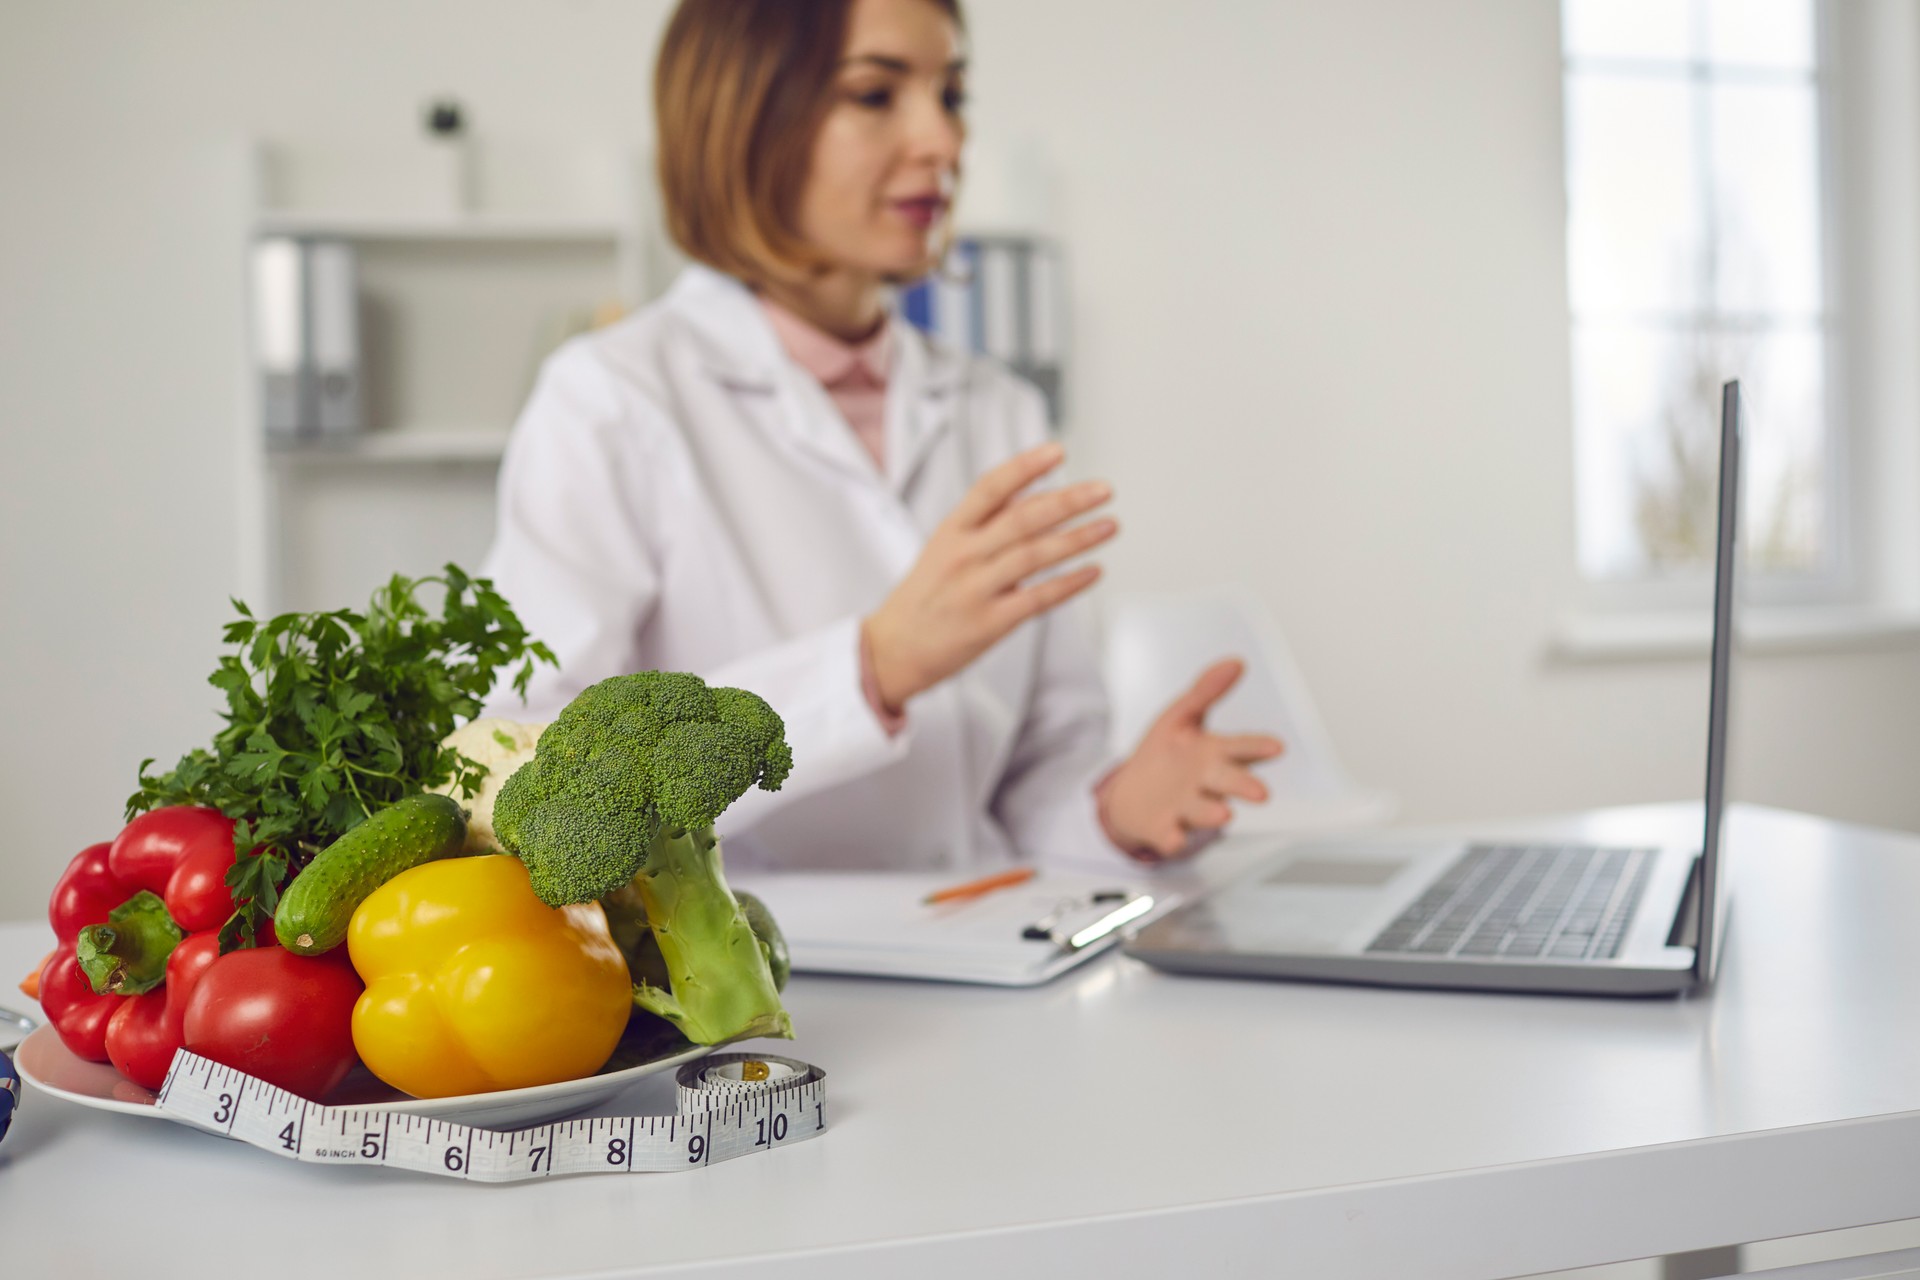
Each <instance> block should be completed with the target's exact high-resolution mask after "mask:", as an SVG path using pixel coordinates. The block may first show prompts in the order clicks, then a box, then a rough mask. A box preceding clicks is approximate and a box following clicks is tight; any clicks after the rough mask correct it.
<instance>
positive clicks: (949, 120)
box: [907, 94, 966, 170]
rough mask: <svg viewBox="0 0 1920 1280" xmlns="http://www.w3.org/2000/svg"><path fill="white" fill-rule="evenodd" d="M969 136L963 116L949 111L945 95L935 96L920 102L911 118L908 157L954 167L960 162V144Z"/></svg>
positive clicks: (927, 162)
mask: <svg viewBox="0 0 1920 1280" xmlns="http://www.w3.org/2000/svg"><path fill="white" fill-rule="evenodd" d="M965 137H966V131H965V129H964V128H963V127H962V126H961V124H960V120H959V118H958V117H957V116H955V115H954V114H953V112H951V111H949V110H947V107H946V103H945V102H944V101H943V99H942V97H941V95H938V94H935V95H932V96H931V97H930V98H929V99H927V100H923V101H922V102H921V103H920V104H919V105H918V108H917V109H916V110H915V111H914V112H913V114H912V117H911V119H910V120H909V121H908V126H907V148H908V158H909V159H911V160H914V161H916V162H919V163H924V164H928V165H930V166H934V167H937V168H940V169H942V170H951V169H953V168H955V167H956V166H957V165H958V164H959V163H960V144H961V143H962V142H963V141H964V140H965Z"/></svg>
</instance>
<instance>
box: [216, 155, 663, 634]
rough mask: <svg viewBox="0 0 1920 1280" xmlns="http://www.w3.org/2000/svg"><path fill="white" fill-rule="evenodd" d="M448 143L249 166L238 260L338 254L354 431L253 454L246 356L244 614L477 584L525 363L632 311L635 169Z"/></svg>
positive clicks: (644, 266) (637, 220)
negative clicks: (290, 253)
mask: <svg viewBox="0 0 1920 1280" xmlns="http://www.w3.org/2000/svg"><path fill="white" fill-rule="evenodd" d="M467 145H468V146H469V148H470V150H468V151H466V152H460V151H457V150H454V149H452V148H450V147H449V146H448V145H447V144H442V143H434V142H429V141H426V140H424V139H423V140H421V141H419V142H414V143H405V142H403V143H400V144H392V143H385V144H373V145H361V146H346V145H324V144H323V145H303V144H291V143H261V144H258V145H256V146H255V148H254V150H253V156H252V161H253V173H252V177H253V189H254V199H253V209H252V216H251V218H250V219H249V244H251V243H252V242H255V241H258V240H260V239H263V238H269V237H282V236H284V237H290V238H293V239H297V240H307V241H320V240H328V241H339V242H342V243H345V244H347V245H349V246H351V247H352V249H353V251H354V258H355V263H356V270H357V293H358V299H357V313H358V320H359V326H358V327H359V346H360V361H361V366H360V372H361V378H362V397H361V403H362V406H363V424H364V429H363V430H362V431H361V432H359V433H357V434H355V435H352V436H349V437H345V438H341V439H329V440H327V441H324V442H321V441H308V440H298V441H288V440H282V439H279V438H275V439H271V440H270V439H269V438H268V436H267V434H266V432H265V430H264V422H263V416H262V403H261V394H260V388H259V379H258V378H257V377H256V376H255V364H254V360H253V359H252V355H251V353H249V356H248V359H247V360H246V362H245V367H246V370H247V374H246V376H247V392H246V396H245V399H244V404H245V406H246V408H245V411H244V412H243V414H242V422H241V428H240V433H239V436H240V440H239V448H240V468H241V477H242V480H243V483H242V484H241V486H240V492H241V511H240V517H241V518H240V537H241V546H240V548H239V551H240V556H241V563H240V568H241V582H242V589H243V592H244V594H245V598H246V599H248V601H249V603H251V604H252V605H253V606H254V608H255V611H256V612H259V611H261V610H263V609H264V610H273V611H278V610H283V609H318V608H338V607H342V606H349V607H353V608H359V607H361V606H363V605H364V604H365V602H366V597H367V595H368V593H369V592H370V591H372V590H373V588H374V587H375V586H377V585H378V584H379V583H381V582H383V581H384V580H385V579H386V578H387V577H388V576H389V575H391V574H393V573H395V572H401V573H406V574H409V575H411V576H420V575H425V574H430V573H433V572H435V571H437V570H438V569H439V567H440V566H441V565H442V564H444V563H445V562H446V561H448V560H452V561H454V562H456V563H458V564H460V565H461V566H462V567H464V568H467V569H468V570H474V569H477V568H478V566H479V562H480V559H481V557H482V555H483V554H484V553H485V551H486V548H487V545H488V543H489V542H490V541H491V538H492V531H493V503H494V486H495V480H496V473H497V469H498V464H499V460H500V456H501V452H502V450H503V449H504V447H505V444H506V438H507V434H508V431H509V429H510V428H511V426H512V424H513V420H514V417H515V416H516V414H517V413H518V412H519V409H520V406H521V404H522V403H523V401H524V400H525V398H526V395H527V392H528V390H529V389H530V387H531V382H532V378H533V374H534V371H535V369H536V368H537V366H538V363H539V361H540V359H541V358H542V357H544V355H545V354H546V353H547V352H549V351H551V350H552V349H553V347H555V346H557V345H558V344H559V343H560V342H561V341H562V340H564V338H565V337H567V336H568V335H569V334H570V333H573V332H577V331H579V330H580V329H582V328H585V327H588V326H589V325H590V324H591V323H594V322H604V320H606V319H607V318H609V317H611V316H615V315H618V314H619V313H621V312H622V311H624V310H628V309H631V308H632V307H634V306H637V305H638V304H639V303H641V302H643V301H645V300H646V299H647V298H648V297H649V296H650V295H649V281H650V277H651V276H653V275H654V274H655V273H654V272H652V271H650V270H649V265H650V264H649V261H648V258H649V254H650V253H655V252H658V251H659V250H658V249H657V248H656V247H654V246H655V245H656V244H657V241H656V240H655V239H654V238H652V237H651V236H650V235H649V227H648V219H647V218H646V216H645V214H644V211H645V210H646V209H648V208H650V205H649V204H648V202H647V201H645V200H644V199H643V192H644V191H645V190H646V184H645V182H644V179H643V176H642V168H641V162H640V157H639V156H638V155H637V154H635V153H634V152H632V151H631V150H628V149H625V148H621V147H618V146H613V145H606V146H583V145H574V144H558V145H554V146H536V145H531V144H525V145H509V144H493V143H491V142H488V141H486V140H481V141H478V142H474V143H470V144H467ZM250 328H251V326H250Z"/></svg>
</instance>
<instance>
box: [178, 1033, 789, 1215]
mask: <svg viewBox="0 0 1920 1280" xmlns="http://www.w3.org/2000/svg"><path fill="white" fill-rule="evenodd" d="M676 1079H677V1081H678V1083H679V1107H680V1109H679V1111H678V1112H677V1113H676V1114H674V1115H670V1116H612V1117H602V1118H599V1119H594V1120H562V1121H557V1122H555V1123H553V1124H544V1125H539V1126H537V1127H535V1128H531V1129H517V1130H514V1131H512V1132H496V1131H494V1130H492V1129H476V1128H473V1127H472V1126H470V1125H463V1124H453V1123H451V1122H449V1121H446V1120H433V1119H429V1118H428V1117H426V1116H415V1115H408V1114H406V1113H404V1112H395V1111H379V1110H371V1111H370V1110H366V1109H363V1108H359V1107H326V1106H321V1105H320V1104H319V1103H317V1102H309V1101H307V1100H306V1099H305V1098H302V1097H299V1096H297V1095H295V1094H291V1093H288V1092H287V1091H286V1090H284V1089H278V1088H275V1087H274V1086H273V1085H270V1084H268V1083H267V1082H266V1081H264V1080H261V1079H259V1078H258V1077H255V1076H250V1075H247V1074H246V1073H245V1072H242V1071H236V1070H234V1069H233V1068H232V1067H223V1066H221V1065H220V1064H219V1063H217V1062H210V1061H208V1060H207V1059H206V1058H202V1057H200V1056H199V1055H197V1054H192V1053H188V1052H187V1051H186V1050H184V1049H183V1050H181V1051H180V1052H179V1053H177V1054H175V1055H174V1059H173V1065H172V1067H171V1068H170V1069H169V1070H168V1072H167V1078H166V1081H165V1083H163V1084H162V1085H161V1086H160V1093H159V1096H158V1098H157V1099H156V1101H155V1105H156V1106H158V1107H159V1108H160V1110H162V1111H164V1112H166V1113H167V1114H168V1115H171V1116H175V1117H177V1118H179V1119H181V1120H185V1121H187V1122H188V1123H189V1124H193V1125H196V1126H198V1127H200V1128H202V1129H210V1130H212V1131H213V1132H215V1133H220V1134H225V1135H226V1136H227V1137H230V1138H237V1139H239V1140H240V1141H241V1142H245V1143H247V1144H248V1145H250V1146H255V1147H258V1148H260V1149H261V1150H262V1151H270V1152H272V1153H273V1154H274V1155H277V1156H284V1157H286V1158H288V1159H293V1160H300V1161H303V1162H305V1163H308V1164H357V1165H379V1166H381V1167H382V1168H388V1169H411V1170H413V1171H415V1172H416V1173H433V1174H439V1175H440V1176H441V1177H446V1178H464V1179H466V1180H467V1181H469V1182H520V1181H524V1180H526V1179H529V1178H549V1177H556V1176H562V1175H566V1174H576V1173H670V1172H674V1171H677V1170H683V1169H698V1168H702V1167H703V1166H706V1165H709V1164H713V1163H714V1162H715V1161H718V1160H731V1159H733V1158H734V1157H735V1156H745V1155H754V1154H756V1153H758V1152H761V1151H771V1150H772V1149H773V1148H775V1147H781V1146H788V1145H791V1144H792V1143H795V1142H803V1141H805V1140H806V1139H808V1138H812V1137H816V1136H818V1135H819V1134H820V1133H821V1132H823V1131H824V1130H825V1129H826V1127H827V1110H826V1076H825V1074H824V1073H823V1072H822V1071H821V1070H820V1068H818V1067H815V1066H810V1065H808V1064H807V1063H804V1062H796V1061H794V1060H793V1059H791V1058H779V1057H772V1056H769V1055H766V1054H748V1053H717V1054H714V1055H712V1056H711V1057H708V1058H705V1059H702V1060H701V1061H699V1062H689V1063H687V1064H685V1065H683V1066H682V1067H681V1068H680V1070H679V1072H678V1074H677V1076H676Z"/></svg>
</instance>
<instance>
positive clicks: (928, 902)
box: [920, 867, 1034, 907]
mask: <svg viewBox="0 0 1920 1280" xmlns="http://www.w3.org/2000/svg"><path fill="white" fill-rule="evenodd" d="M1033 877H1034V870H1033V868H1032V867H1019V868H1016V869H1015V870H1012V871H1002V872H1000V873H999V874H997V875H991V876H984V877H982V878H981V879H979V880H969V881H967V882H966V883H965V884H956V885H949V886H948V887H947V888H945V889H936V890H935V891H934V892H932V893H930V894H928V895H927V896H926V897H924V898H922V899H920V902H921V904H922V905H924V906H929V907H930V906H932V905H933V904H934V903H936V902H957V901H959V900H960V899H962V898H977V897H979V896H980V895H981V894H985V893H992V892H993V891H994V890H995V889H1008V888H1011V887H1013V886H1014V885H1016V884H1025V883H1026V882H1027V881H1029V880H1031V879H1033Z"/></svg>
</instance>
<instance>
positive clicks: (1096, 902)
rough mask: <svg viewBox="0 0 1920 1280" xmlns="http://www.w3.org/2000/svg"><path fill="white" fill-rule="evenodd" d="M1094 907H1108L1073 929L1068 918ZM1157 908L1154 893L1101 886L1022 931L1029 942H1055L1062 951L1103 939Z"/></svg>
mask: <svg viewBox="0 0 1920 1280" xmlns="http://www.w3.org/2000/svg"><path fill="white" fill-rule="evenodd" d="M1090 907H1107V908H1109V909H1108V910H1106V911H1104V912H1102V913H1101V914H1100V915H1099V917H1098V918H1096V919H1095V920H1093V921H1092V922H1091V923H1089V924H1086V925H1082V926H1081V927H1080V928H1078V929H1072V930H1069V929H1068V928H1067V927H1066V925H1065V923H1064V917H1066V916H1067V915H1069V914H1072V913H1078V912H1080V911H1083V910H1086V909H1088V908H1090ZM1151 910H1153V895H1152V894H1147V893H1139V894H1136V893H1130V892H1128V891H1127V890H1125V889H1100V890H1097V891H1095V892H1094V893H1092V894H1090V895H1088V896H1087V897H1085V898H1074V899H1070V900H1068V901H1066V902H1063V903H1061V904H1060V905H1059V906H1057V907H1055V908H1054V909H1053V910H1052V911H1049V912H1048V913H1047V914H1046V915H1044V916H1041V917H1040V918H1039V919H1038V920H1035V921H1034V922H1033V923H1032V924H1030V925H1028V926H1026V928H1024V929H1022V930H1021V931H1020V936H1021V937H1022V938H1023V939H1025V940H1026V941H1028V942H1051V943H1052V944H1053V945H1054V946H1056V947H1058V948H1060V949H1061V950H1062V951H1079V950H1082V949H1084V948H1086V947H1089V946H1091V945H1093V944H1094V943H1096V942H1098V941H1100V939H1102V938H1104V937H1106V936H1107V935H1109V934H1111V933H1112V932H1113V931H1114V930H1116V929H1118V928H1120V927H1121V926H1122V925H1125V924H1128V923H1130V922H1132V921H1134V920H1138V919H1139V918H1140V917H1141V916H1143V915H1145V914H1147V912H1149V911H1151Z"/></svg>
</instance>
